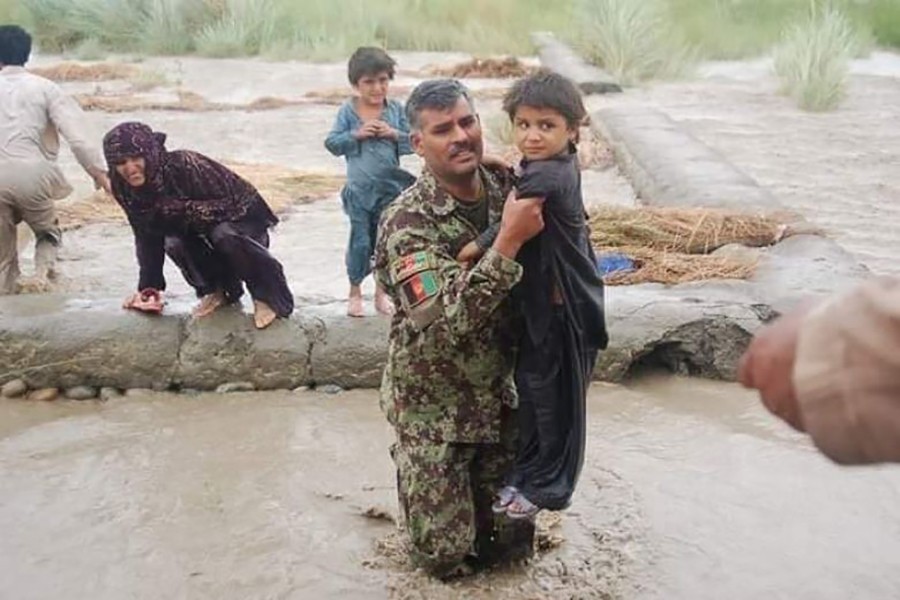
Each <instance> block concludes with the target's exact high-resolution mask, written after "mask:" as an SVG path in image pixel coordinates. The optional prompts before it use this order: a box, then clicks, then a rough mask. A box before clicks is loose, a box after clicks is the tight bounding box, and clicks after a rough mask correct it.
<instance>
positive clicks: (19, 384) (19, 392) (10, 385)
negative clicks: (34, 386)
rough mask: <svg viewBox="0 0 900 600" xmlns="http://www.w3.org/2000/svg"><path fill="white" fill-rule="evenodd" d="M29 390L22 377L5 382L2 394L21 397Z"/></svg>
mask: <svg viewBox="0 0 900 600" xmlns="http://www.w3.org/2000/svg"><path fill="white" fill-rule="evenodd" d="M27 392H28V384H27V383H25V382H24V381H22V380H21V379H13V380H12V381H8V382H6V383H5V384H3V387H2V388H0V395H2V396H3V397H4V398H21V397H22V396H24V395H25V394H26V393H27Z"/></svg>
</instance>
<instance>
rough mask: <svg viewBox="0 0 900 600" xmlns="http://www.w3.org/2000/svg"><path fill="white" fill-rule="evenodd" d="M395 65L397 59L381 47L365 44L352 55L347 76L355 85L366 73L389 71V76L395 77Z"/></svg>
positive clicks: (374, 73)
mask: <svg viewBox="0 0 900 600" xmlns="http://www.w3.org/2000/svg"><path fill="white" fill-rule="evenodd" d="M395 66H397V61H395V60H394V59H393V58H391V57H390V56H389V55H388V53H387V52H385V51H384V50H382V49H381V48H376V47H374V46H363V47H361V48H357V49H356V51H355V52H354V53H353V55H352V56H350V62H349V63H347V78H348V79H350V83H351V84H353V85H356V84H357V83H359V80H360V79H362V78H363V77H365V76H366V75H378V74H379V73H387V74H388V77H390V78H391V79H393V78H394V67H395Z"/></svg>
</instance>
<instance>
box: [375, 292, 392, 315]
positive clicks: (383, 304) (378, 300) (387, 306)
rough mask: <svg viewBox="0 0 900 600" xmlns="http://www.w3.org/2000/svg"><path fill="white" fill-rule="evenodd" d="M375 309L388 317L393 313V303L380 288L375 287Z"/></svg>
mask: <svg viewBox="0 0 900 600" xmlns="http://www.w3.org/2000/svg"><path fill="white" fill-rule="evenodd" d="M375 310H376V312H378V313H379V314H382V315H386V316H388V317H390V316H391V315H393V314H394V303H393V302H391V299H390V298H389V297H388V295H387V294H386V293H385V291H384V290H382V289H381V288H375Z"/></svg>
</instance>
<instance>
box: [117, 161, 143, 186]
mask: <svg viewBox="0 0 900 600" xmlns="http://www.w3.org/2000/svg"><path fill="white" fill-rule="evenodd" d="M145 168H146V163H145V162H144V159H143V157H141V156H129V157H128V158H126V159H125V160H124V161H122V162H120V163H119V164H117V165H116V173H118V174H119V177H121V178H122V179H124V180H125V182H126V183H127V184H128V185H130V186H131V187H141V186H142V185H144V183H146V181H147V176H146V175H145V174H144V169H145Z"/></svg>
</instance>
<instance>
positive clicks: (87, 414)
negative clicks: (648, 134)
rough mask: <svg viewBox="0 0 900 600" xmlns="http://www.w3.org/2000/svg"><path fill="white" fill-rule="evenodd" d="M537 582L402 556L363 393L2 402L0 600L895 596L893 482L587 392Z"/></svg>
mask: <svg viewBox="0 0 900 600" xmlns="http://www.w3.org/2000/svg"><path fill="white" fill-rule="evenodd" d="M589 402H590V406H589V416H590V426H589V446H588V455H587V460H586V464H585V470H584V473H583V475H582V479H581V483H580V487H579V490H578V493H577V494H576V498H575V501H574V503H573V506H572V508H571V509H570V510H568V511H567V512H565V513H563V514H562V515H561V516H559V517H557V516H555V515H552V516H550V517H549V518H546V519H544V520H543V529H544V534H543V535H542V542H543V543H542V546H543V547H545V548H547V549H546V550H543V551H541V552H540V553H539V555H538V556H537V558H536V559H535V560H534V561H533V562H532V564H530V565H527V566H519V567H514V568H510V569H507V570H505V571H503V572H500V573H493V574H487V575H481V576H479V577H477V578H475V579H473V580H469V581H465V582H461V583H457V584H454V585H452V586H447V585H442V584H438V583H435V582H433V581H430V580H428V579H427V578H426V577H424V576H422V575H421V574H418V573H415V572H411V571H410V570H409V569H408V568H407V567H406V565H405V564H404V562H403V560H402V553H401V552H399V550H398V549H399V538H398V536H397V535H396V533H395V526H394V524H393V522H392V520H391V519H392V515H393V514H394V512H395V496H394V489H393V470H392V465H391V462H390V459H389V457H388V453H387V447H388V444H389V443H390V440H391V432H390V429H389V427H388V426H387V424H386V423H385V422H384V419H383V418H382V416H381V414H380V413H379V411H378V408H377V398H376V395H375V393H374V392H371V391H352V392H345V393H343V394H339V395H326V394H322V393H315V392H303V393H290V392H270V393H252V394H234V395H216V394H202V395H197V396H184V395H182V396H176V395H171V394H152V393H149V392H148V393H146V394H144V395H137V396H129V397H126V398H123V399H120V400H115V401H110V402H108V403H95V402H70V401H67V402H56V403H44V404H34V403H27V402H23V401H3V402H2V403H0V530H2V531H3V536H2V538H0V597H2V598H16V599H21V600H25V599H44V598H48V599H49V598H93V599H97V600H101V599H120V598H135V599H144V598H147V599H150V598H204V599H205V598H210V599H212V598H216V599H232V598H233V599H239V598H345V599H346V598H448V599H449V598H459V597H467V598H516V599H519V598H569V597H571V598H654V599H655V598H659V599H662V598H710V599H713V598H732V599H751V598H763V597H765V598H791V599H794V600H822V599H828V598H834V599H838V598H850V597H856V598H866V599H870V600H876V599H885V600H887V599H893V598H897V597H900V520H898V519H897V518H896V517H897V506H898V504H900V469H897V468H863V469H842V468H838V467H836V466H834V465H832V464H830V463H828V462H827V461H826V460H825V459H824V458H822V457H821V456H820V455H818V454H817V453H816V452H815V450H814V449H813V448H811V446H810V445H809V444H808V443H807V441H806V440H804V439H803V438H801V437H800V436H797V435H795V434H793V433H792V432H791V431H789V430H788V429H787V428H786V427H784V426H782V425H781V424H779V423H778V422H776V421H774V420H773V419H772V418H770V417H769V416H768V415H767V414H766V413H765V412H764V411H763V409H762V408H760V406H759V405H758V404H757V402H756V401H755V400H754V398H753V396H752V395H751V394H749V393H746V392H745V391H743V390H741V389H739V388H738V387H736V386H734V385H730V384H721V383H712V382H706V381H699V380H681V379H649V380H645V381H642V382H641V383H639V384H637V385H636V386H633V387H619V386H611V385H596V386H595V387H594V388H593V390H592V393H591V396H590V401H589Z"/></svg>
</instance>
